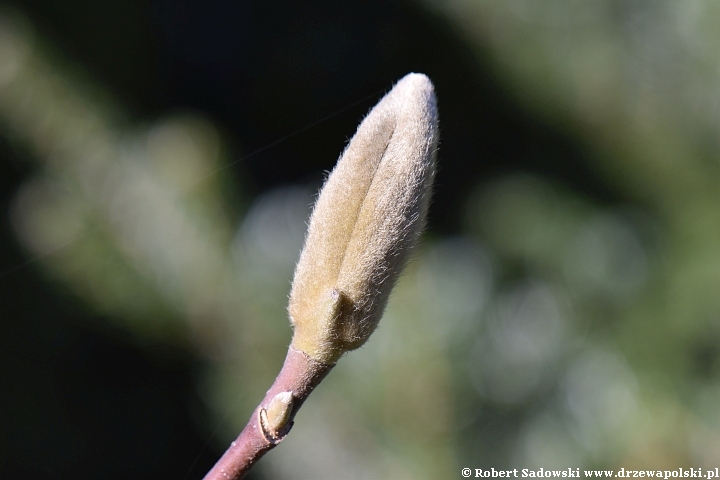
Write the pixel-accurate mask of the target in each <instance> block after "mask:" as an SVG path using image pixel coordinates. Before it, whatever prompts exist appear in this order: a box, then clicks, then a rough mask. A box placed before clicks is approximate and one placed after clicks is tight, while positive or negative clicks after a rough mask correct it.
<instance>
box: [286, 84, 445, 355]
mask: <svg viewBox="0 0 720 480" xmlns="http://www.w3.org/2000/svg"><path fill="white" fill-rule="evenodd" d="M437 142H438V114H437V106H436V99H435V92H434V88H433V85H432V83H431V82H430V79H428V77H427V76H425V75H423V74H417V73H411V74H409V75H407V76H405V77H404V78H402V79H401V80H400V81H399V82H398V83H397V84H396V85H395V87H394V88H393V89H392V90H391V91H390V92H389V93H388V94H387V95H386V96H385V97H383V99H382V100H380V102H379V103H378V104H377V105H376V106H375V107H374V108H373V109H372V110H371V111H370V113H369V114H368V116H367V117H365V119H364V120H363V121H362V123H361V124H360V126H359V127H358V131H357V133H356V134H355V136H354V137H353V138H352V140H351V141H350V143H349V144H348V146H347V148H346V149H345V151H344V152H343V154H342V156H341V157H340V159H339V160H338V163H337V165H336V166H335V169H334V170H333V171H332V173H331V174H330V176H329V177H328V179H327V181H326V182H325V185H324V186H323V188H322V190H321V192H320V196H319V197H318V200H317V202H316V204H315V208H314V211H313V214H312V217H311V219H310V226H309V228H308V233H307V237H306V239H305V247H304V249H303V251H302V253H301V254H300V260H299V261H298V264H297V267H296V269H295V278H294V280H293V284H292V290H291V292H290V303H289V307H288V311H289V314H290V320H291V322H292V324H293V326H294V329H295V332H294V336H293V341H292V344H293V346H294V347H295V348H297V349H298V350H302V351H303V352H305V353H306V354H308V355H309V356H310V357H311V358H313V359H315V360H317V361H320V362H323V363H335V362H336V361H337V359H338V358H340V356H341V355H342V354H343V353H344V352H346V351H348V350H353V349H355V348H358V347H359V346H361V345H362V344H363V343H365V341H366V340H367V339H368V337H369V336H370V334H371V333H372V332H373V331H374V330H375V328H376V326H377V324H378V322H379V321H380V317H381V316H382V313H383V311H384V309H385V305H386V304H387V301H388V298H389V296H390V291H391V289H392V287H393V285H394V284H395V282H396V281H397V278H398V277H399V275H400V272H401V271H402V269H403V268H404V266H405V264H406V263H407V260H408V258H409V256H410V252H411V249H412V248H413V246H414V245H415V243H416V242H417V239H418V237H419V235H420V233H421V231H422V229H423V227H424V224H425V217H426V213H427V208H428V203H429V201H430V196H431V189H432V182H433V177H434V173H435V153H436V150H437Z"/></svg>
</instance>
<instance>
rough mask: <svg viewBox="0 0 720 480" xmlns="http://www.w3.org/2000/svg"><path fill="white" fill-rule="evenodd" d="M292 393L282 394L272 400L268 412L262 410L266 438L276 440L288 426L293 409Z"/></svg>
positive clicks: (262, 423) (261, 418)
mask: <svg viewBox="0 0 720 480" xmlns="http://www.w3.org/2000/svg"><path fill="white" fill-rule="evenodd" d="M293 403H294V402H293V394H292V392H280V393H278V394H277V395H275V396H274V397H273V399H272V400H270V405H268V408H267V410H264V409H263V410H260V420H261V422H260V423H261V425H262V428H263V430H264V433H265V435H266V436H269V437H270V438H272V439H275V438H277V437H279V436H280V434H279V432H280V431H281V430H282V429H283V428H284V427H285V426H286V425H287V423H288V420H290V414H291V413H292V408H293Z"/></svg>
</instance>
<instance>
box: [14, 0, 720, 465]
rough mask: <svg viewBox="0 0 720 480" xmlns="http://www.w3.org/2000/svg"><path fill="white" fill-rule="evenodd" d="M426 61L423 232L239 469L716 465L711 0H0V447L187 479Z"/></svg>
mask: <svg viewBox="0 0 720 480" xmlns="http://www.w3.org/2000/svg"><path fill="white" fill-rule="evenodd" d="M411 71H418V72H423V73H426V74H428V75H429V76H430V78H431V79H432V80H433V81H434V82H435V85H436V89H437V95H438V98H439V106H440V115H441V148H440V154H439V165H440V171H439V173H438V176H437V185H436V193H435V197H434V203H433V205H432V207H431V212H430V221H429V223H430V224H429V230H428V232H427V234H426V235H425V237H424V239H423V242H422V245H421V247H420V249H419V251H418V253H417V255H416V256H415V258H414V259H413V261H412V262H411V264H410V266H409V268H408V270H407V272H406V274H405V275H404V276H403V277H402V279H401V280H400V282H399V284H398V286H397V287H396V290H395V292H394V294H393V297H392V299H391V302H390V305H389V307H388V309H387V312H386V314H385V317H384V319H383V321H382V322H381V324H380V327H379V329H378V331H377V332H376V333H375V335H374V336H373V338H372V339H371V340H370V341H369V342H368V344H367V345H366V346H365V347H363V348H362V349H360V350H359V351H357V352H353V353H351V354H349V355H348V356H347V358H344V359H343V360H342V361H341V362H340V363H339V364H338V366H337V367H336V368H335V370H334V371H333V372H332V374H331V375H330V376H329V377H328V378H327V379H326V381H324V382H323V384H322V385H321V386H320V387H319V388H318V390H317V391H316V392H315V393H314V394H313V396H312V398H311V399H310V400H309V401H308V402H307V403H306V404H305V406H304V407H303V410H302V411H301V412H300V414H299V415H298V417H297V418H296V424H295V427H294V429H293V433H292V434H291V435H290V436H289V437H288V439H287V440H286V441H285V442H283V444H282V445H281V446H280V447H279V448H277V449H276V450H275V451H273V452H272V453H271V454H269V455H268V456H267V457H266V458H265V459H263V461H262V462H261V463H260V464H259V465H258V467H257V468H256V470H255V471H254V472H253V473H252V475H251V478H254V479H294V478H314V479H339V478H342V479H439V478H460V469H461V468H463V467H470V468H473V469H474V468H490V467H494V468H496V469H499V468H535V469H536V468H539V467H544V468H561V467H572V468H581V469H583V468H608V469H618V468H620V467H625V468H649V469H663V470H664V469H668V468H678V467H696V468H697V467H701V468H705V469H709V468H714V467H717V466H718V465H720V453H719V452H720V408H718V405H720V318H719V315H720V294H718V285H720V241H719V239H720V215H719V214H718V213H719V212H720V183H719V182H718V181H719V180H720V161H719V160H720V4H718V3H717V2H713V1H710V0H685V1H683V2H672V1H669V0H652V1H651V0H642V1H640V0H625V1H617V0H591V1H584V2H579V1H571V0H546V1H543V2H536V1H531V0H525V1H520V0H511V1H500V0H496V1H479V0H418V1H410V0H397V1H385V2H383V1H379V0H369V1H365V2H337V1H330V0H312V1H307V2H289V1H286V2H275V3H269V2H261V1H259V0H255V1H246V2H230V1H219V0H211V1H203V2H201V1H199V0H179V1H176V2H170V1H167V0H132V1H129V2H107V3H104V2H89V1H86V0H69V1H65V2H53V1H48V0H23V1H2V2H0V161H1V162H2V165H3V167H4V168H3V169H2V171H3V173H2V175H0V192H1V196H0V203H1V207H2V212H3V216H2V219H1V221H2V228H0V252H2V255H0V369H1V371H2V374H1V375H0V378H1V379H2V384H1V386H0V476H1V477H2V478H76V479H83V478H87V479H96V478H103V479H105V478H107V479H112V478H118V479H120V478H123V479H125V478H137V479H143V478H148V479H149V478H178V479H183V478H184V479H194V478H201V477H202V476H203V474H204V473H205V472H206V471H207V469H208V468H209V467H210V466H211V465H212V464H213V463H214V461H215V460H216V459H217V458H218V456H219V455H220V454H221V453H222V452H223V451H224V449H225V448H226V447H227V445H228V444H229V442H230V441H231V440H232V439H233V438H234V437H235V436H236V435H237V433H239V431H240V429H241V428H242V426H243V425H244V424H245V422H246V420H247V417H248V415H249V414H250V412H251V411H252V409H253V408H254V406H255V405H256V404H257V402H258V401H259V400H260V399H261V397H262V395H263V393H264V391H265V389H267V388H268V387H269V386H270V384H271V382H272V380H273V378H274V376H275V374H276V373H277V371H278V369H279V367H280V365H281V363H282V359H283V357H284V352H285V349H286V346H287V344H288V343H289V340H290V336H291V330H290V327H289V325H288V321H287V315H286V312H285V308H286V301H287V294H288V292H289V287H290V281H291V278H292V272H293V268H294V264H295V261H296V259H297V256H298V254H299V251H300V248H301V246H302V241H303V236H304V231H305V222H306V220H307V217H308V215H309V212H310V208H311V206H312V202H313V198H314V195H315V193H316V191H317V189H318V188H319V186H320V185H321V184H322V179H323V175H324V172H326V171H328V170H330V169H331V168H332V166H333V164H334V162H335V160H336V159H337V157H338V156H339V154H340V152H341V151H342V149H343V147H344V145H345V142H346V141H347V139H348V138H350V136H351V135H352V134H353V133H354V131H355V128H356V127H357V124H358V122H359V120H360V119H361V118H362V116H363V115H364V114H365V113H366V112H367V111H368V110H369V108H370V107H371V106H372V105H373V104H374V103H375V102H376V101H377V100H378V99H379V98H380V96H381V95H382V93H383V92H385V91H387V90H388V89H389V88H390V87H391V85H392V83H393V82H394V81H396V80H398V79H399V78H401V77H402V76H403V75H405V74H406V73H408V72H411Z"/></svg>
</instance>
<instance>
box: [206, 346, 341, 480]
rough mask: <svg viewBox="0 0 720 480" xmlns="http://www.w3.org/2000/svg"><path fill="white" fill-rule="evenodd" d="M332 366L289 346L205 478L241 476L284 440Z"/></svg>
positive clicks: (236, 477)
mask: <svg viewBox="0 0 720 480" xmlns="http://www.w3.org/2000/svg"><path fill="white" fill-rule="evenodd" d="M334 366H335V365H328V364H325V363H321V362H318V361H316V360H313V359H312V358H310V357H309V356H308V355H307V354H305V353H304V352H301V351H300V350H296V349H295V348H293V347H292V346H290V347H289V348H288V353H287V357H285V363H284V364H283V367H282V369H281V370H280V373H279V374H278V376H277V378H275V382H274V383H273V385H272V387H270V390H268V391H267V394H265V398H264V399H263V401H262V402H260V405H258V407H257V408H256V409H255V411H254V412H253V414H252V416H251V417H250V420H249V421H248V423H247V425H246V426H245V428H244V429H243V431H242V432H241V433H240V435H239V436H238V437H237V439H236V440H235V441H234V442H232V443H231V444H230V448H228V449H227V451H226V452H225V453H224V454H223V456H222V457H221V458H220V460H218V462H217V463H216V464H215V466H214V467H213V468H212V470H210V471H209V472H208V473H207V475H205V480H228V479H233V480H234V479H239V478H242V477H243V476H244V475H245V474H246V473H247V472H248V471H249V470H250V468H251V467H252V466H253V465H254V464H255V462H257V461H258V460H260V458H262V456H263V455H265V454H266V453H267V452H269V451H270V450H272V449H273V448H274V447H275V446H276V445H277V444H279V443H280V442H282V441H283V439H284V438H285V437H286V436H287V434H288V433H289V432H290V429H291V428H292V426H293V419H294V418H295V414H296V413H297V411H298V410H300V407H301V406H302V404H303V402H305V399H306V398H307V397H308V396H309V395H310V393H311V392H312V391H313V390H314V389H315V387H316V386H317V385H318V384H319V383H320V382H321V381H322V379H323V378H325V376H326V375H327V374H328V372H330V370H331V369H332V368H333V367H334Z"/></svg>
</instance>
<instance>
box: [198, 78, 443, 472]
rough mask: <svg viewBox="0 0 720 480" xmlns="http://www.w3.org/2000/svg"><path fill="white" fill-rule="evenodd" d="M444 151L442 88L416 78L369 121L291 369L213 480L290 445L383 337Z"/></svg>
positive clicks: (352, 146) (317, 216)
mask: <svg viewBox="0 0 720 480" xmlns="http://www.w3.org/2000/svg"><path fill="white" fill-rule="evenodd" d="M437 142H438V118H437V105H436V100H435V90H434V88H433V85H432V83H431V82H430V79H428V78H427V77H426V76H425V75H422V74H417V73H411V74H409V75H406V76H405V77H404V78H403V79H402V80H400V81H399V82H398V83H397V84H396V85H395V87H394V88H393V89H392V90H391V91H390V93H388V94H387V95H385V97H383V98H382V100H380V102H379V103H378V104H377V105H376V106H375V107H374V108H373V109H372V110H371V111H370V113H369V114H368V116H367V117H365V120H363V121H362V123H361V124H360V126H359V127H358V130H357V133H356V134H355V136H354V137H353V138H352V140H351V141H350V143H349V144H348V146H347V148H346V149H345V152H343V154H342V156H341V157H340V160H338V163H337V165H336V166H335V169H333V171H332V173H331V174H330V176H329V177H328V179H327V181H326V182H325V185H324V186H323V188H322V191H321V192H320V196H319V197H318V200H317V202H316V203H315V208H314V210H313V214H312V217H311V218H310V225H309V227H308V234H307V237H306V239H305V247H304V248H303V251H302V253H301V254H300V260H299V261H298V264H297V266H296V267H295V277H294V279H293V283H292V289H291V291H290V302H289V306H288V313H289V314H290V322H291V323H292V325H293V328H294V333H293V339H292V343H291V345H290V347H289V350H288V355H287V358H286V359H285V364H284V365H283V368H282V370H281V371H280V374H279V375H278V376H277V378H276V379H275V383H274V384H273V386H272V387H271V388H270V390H268V392H267V394H266V395H265V398H264V399H263V401H262V403H260V405H259V406H258V408H257V409H256V410H255V413H253V415H252V417H251V418H250V421H249V422H248V424H247V426H246V427H245V429H244V430H243V431H242V433H241V434H240V436H239V437H238V438H237V440H236V441H235V442H234V443H233V444H232V445H231V446H230V448H229V449H228V450H227V452H225V454H224V455H223V456H222V458H221V459H220V461H219V462H218V463H217V465H215V467H213V469H212V470H211V471H210V473H208V474H207V476H206V477H205V479H206V480H215V479H223V480H226V479H236V478H240V477H242V476H243V475H244V474H245V473H246V472H247V471H248V470H249V469H250V467H252V465H253V464H254V463H255V462H257V461H258V460H259V459H260V457H262V456H263V455H264V454H265V453H266V452H268V451H269V450H270V449H272V448H273V447H274V446H275V445H277V444H278V443H280V442H281V441H282V440H283V438H285V436H286V435H287V434H288V432H289V431H290V428H291V427H292V423H293V422H292V421H293V418H294V417H295V414H296V413H297V411H298V409H299V408H300V406H301V405H302V403H303V402H304V401H305V399H306V398H307V396H308V395H310V392H312V390H313V389H314V388H315V387H316V386H317V384H318V383H320V381H321V380H322V379H323V378H324V377H325V375H327V373H328V372H329V371H330V369H331V368H332V367H333V366H334V365H335V362H336V361H337V360H338V359H339V358H340V357H341V356H342V355H344V354H345V353H346V352H348V351H350V350H354V349H356V348H358V347H360V346H361V345H363V344H364V343H365V342H366V341H367V339H368V338H369V337H370V334H372V332H373V331H374V330H375V327H377V324H378V322H379V321H380V317H381V316H382V313H383V310H384V309H385V304H386V303H387V300H388V298H389V296H390V290H392V287H393V285H394V284H395V282H396V281H397V279H398V277H399V276H400V272H401V271H402V269H403V268H404V267H405V263H407V260H408V258H409V256H410V253H411V250H412V248H413V247H414V245H415V243H416V241H417V238H418V237H419V236H420V232H421V231H422V229H423V227H424V225H425V215H426V213H427V209H428V203H429V202H430V194H431V190H432V182H433V178H434V176H435V151H436V149H437Z"/></svg>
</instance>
